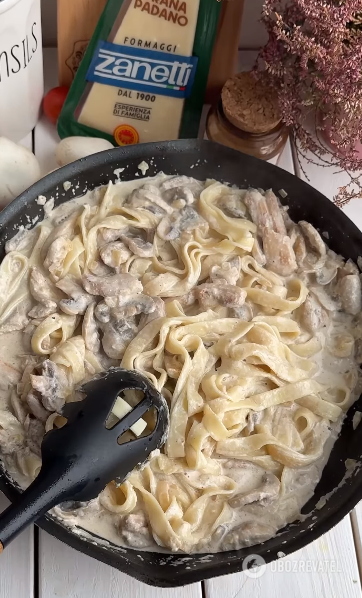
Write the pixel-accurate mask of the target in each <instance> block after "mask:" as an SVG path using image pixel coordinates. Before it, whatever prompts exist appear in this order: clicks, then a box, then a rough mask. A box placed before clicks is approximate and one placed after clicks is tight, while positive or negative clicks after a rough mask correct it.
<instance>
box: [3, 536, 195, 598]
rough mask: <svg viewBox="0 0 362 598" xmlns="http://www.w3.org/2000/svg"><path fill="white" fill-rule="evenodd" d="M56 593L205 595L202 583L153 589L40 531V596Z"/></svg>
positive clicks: (61, 596)
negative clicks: (183, 586)
mask: <svg viewBox="0 0 362 598" xmlns="http://www.w3.org/2000/svg"><path fill="white" fill-rule="evenodd" d="M55 596H56V597H57V598H70V597H71V598H106V597H107V598H113V597H117V598H130V597H131V598H202V594H201V584H200V583H198V584H192V585H190V586H186V587H185V588H177V589H174V590H168V589H161V588H152V587H149V586H147V585H145V584H143V583H140V582H138V581H136V580H135V579H132V578H131V577H128V575H125V574H124V573H120V572H119V571H117V570H116V569H113V568H112V567H109V566H108V565H104V564H103V563H99V562H98V561H96V560H94V559H91V558H90V557H87V556H85V555H83V554H81V553H79V552H77V551H75V550H73V549H72V548H69V547H67V546H65V545H64V544H62V543H61V542H59V540H56V539H55V538H53V537H52V536H49V534H46V533H45V532H41V536H40V569H39V598H54V597H55ZM1 598H3V597H2V596H1ZM4 598H5V597H4Z"/></svg>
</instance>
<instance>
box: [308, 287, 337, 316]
mask: <svg viewBox="0 0 362 598" xmlns="http://www.w3.org/2000/svg"><path fill="white" fill-rule="evenodd" d="M309 290H310V292H311V294H312V295H315V296H316V297H317V299H318V301H319V303H320V304H321V306H322V307H324V309H326V310H327V311H334V312H335V311H338V310H340V309H341V307H342V306H341V302H340V301H335V300H334V299H332V297H331V296H330V295H329V294H328V293H327V292H326V291H325V290H324V289H321V288H320V287H317V286H314V285H310V287H309Z"/></svg>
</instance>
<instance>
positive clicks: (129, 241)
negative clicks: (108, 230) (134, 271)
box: [121, 235, 154, 257]
mask: <svg viewBox="0 0 362 598" xmlns="http://www.w3.org/2000/svg"><path fill="white" fill-rule="evenodd" d="M121 239H122V241H123V243H124V244H125V245H127V247H128V248H129V249H130V250H131V251H132V253H133V254H134V255H138V256H139V257H153V256H154V249H153V244H152V243H149V242H148V241H144V240H143V239H142V238H141V237H135V236H131V235H122V237H121Z"/></svg>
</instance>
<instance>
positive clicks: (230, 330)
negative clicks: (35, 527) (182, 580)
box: [0, 174, 362, 553]
mask: <svg viewBox="0 0 362 598" xmlns="http://www.w3.org/2000/svg"><path fill="white" fill-rule="evenodd" d="M6 251H7V254H6V257H5V259H4V260H3V262H2V263H1V265H0V285H1V289H2V294H1V297H0V333H1V335H2V337H1V340H2V346H3V347H4V349H2V350H0V370H1V374H2V379H3V382H2V383H1V385H0V399H1V401H0V447H1V452H2V457H3V459H4V462H5V465H6V467H7V469H8V471H9V472H10V474H11V475H13V477H15V478H16V479H17V480H18V481H20V482H21V483H23V484H24V485H27V484H29V483H30V482H31V480H32V479H34V477H35V476H36V475H37V474H38V472H39V470H40V467H41V460H40V456H41V452H40V445H41V441H42V438H43V436H44V434H45V433H46V432H47V431H49V430H51V429H53V428H54V427H59V426H61V425H63V424H64V423H65V420H64V417H63V416H62V408H63V406H64V404H65V403H67V402H69V401H74V400H76V399H77V387H78V385H79V384H81V383H82V382H83V381H86V380H88V379H90V378H92V377H93V376H94V375H95V374H97V373H99V372H102V371H104V370H107V369H108V368H110V367H113V366H119V365H121V366H122V367H123V368H127V369H130V370H137V371H138V372H140V373H141V374H143V375H144V376H146V377H147V378H148V379H149V380H150V381H151V382H152V384H154V386H155V387H156V388H157V390H158V391H159V392H161V393H162V394H163V396H164V397H165V398H166V400H167V401H168V404H169V410H170V430H169V434H168V438H167V440H166V443H165V445H164V447H163V449H162V451H161V452H160V451H155V452H154V453H152V455H151V457H150V459H149V461H148V462H147V464H146V466H145V467H143V468H142V469H140V470H138V469H136V470H134V471H133V472H131V473H130V475H129V477H128V478H127V480H126V481H123V480H117V479H116V480H114V481H113V482H112V483H110V484H109V485H108V486H107V487H106V488H105V489H104V491H103V492H102V493H101V495H100V496H99V497H98V498H97V499H95V500H94V501H91V502H90V503H88V504H83V505H82V506H81V508H79V505H77V504H76V503H74V504H72V503H71V504H69V503H67V504H66V505H59V507H57V508H56V509H55V514H56V515H57V516H58V517H60V518H61V519H62V520H64V521H65V522H66V523H67V522H68V523H71V524H72V525H74V524H76V525H79V526H81V527H83V528H84V529H86V530H88V531H91V532H95V533H96V534H98V535H101V536H103V537H105V538H107V539H109V540H111V541H112V542H114V543H116V544H123V545H126V546H129V547H133V548H138V549H141V548H142V549H147V550H156V549H157V547H161V548H162V549H163V550H169V551H176V552H177V551H181V552H187V553H192V552H203V551H205V552H212V551H222V550H231V549H239V548H240V547H242V546H250V545H252V544H256V543H258V542H263V541H265V540H266V539H268V538H270V537H272V536H273V535H275V533H276V532H277V531H278V529H280V528H281V527H283V526H284V525H285V524H286V523H288V522H291V521H293V520H295V519H296V518H298V516H299V514H300V510H301V508H302V506H303V505H304V504H305V502H306V501H307V500H308V499H309V498H310V497H311V495H312V494H313V491H314V488H315V485H316V484H317V482H318V480H319V478H320V476H321V473H322V470H323V466H324V464H325V463H326V460H327V458H328V451H329V450H330V448H331V445H332V442H331V441H333V440H334V439H335V438H336V436H337V434H338V430H339V427H340V424H341V422H342V420H343V417H344V415H345V413H346V411H347V410H348V408H349V407H350V406H351V404H352V403H353V402H354V400H355V399H356V398H357V396H358V394H359V391H360V378H359V368H358V366H359V364H360V363H361V361H362V353H361V349H360V348H361V339H362V325H361V324H362V320H361V282H360V274H359V271H358V269H357V266H356V265H355V264H354V263H353V262H351V261H350V260H348V261H345V260H344V259H343V258H341V257H340V256H337V255H336V254H335V253H333V252H332V251H331V250H329V249H328V247H327V246H326V244H325V242H324V241H323V239H322V237H321V236H320V234H319V233H318V231H317V230H315V229H314V228H313V226H312V225H310V224H309V223H307V222H304V221H302V222H300V223H298V224H295V223H293V222H292V221H291V220H290V218H289V216H288V213H287V210H286V208H284V207H282V205H281V203H280V202H279V200H278V199H277V197H276V196H275V195H274V193H273V192H272V191H271V190H269V191H266V192H261V191H260V190H255V189H248V190H240V189H237V188H235V187H230V186H228V185H225V184H221V183H219V182H216V181H212V180H208V181H206V182H200V181H197V180H195V179H192V178H189V177H184V176H179V177H177V176H176V177H175V176H173V177H171V176H166V175H163V174H159V175H157V176H156V177H154V178H150V179H143V180H137V181H131V182H124V183H118V184H116V185H112V183H110V184H109V185H108V186H107V187H104V188H99V189H97V190H95V191H93V192H91V193H88V194H86V195H85V196H84V197H82V198H80V199H78V200H73V201H72V202H70V203H69V204H66V205H65V206H62V207H59V208H57V209H55V210H54V211H53V212H52V213H51V214H50V215H49V216H48V217H47V218H46V219H45V220H44V222H42V223H41V224H39V225H38V226H36V227H35V228H34V229H33V230H31V231H27V230H22V231H19V233H18V234H17V235H16V236H15V237H14V238H13V239H10V240H9V241H8V243H7V247H6ZM19 346H21V347H22V349H21V351H19ZM123 398H124V400H125V401H126V402H127V401H128V402H129V404H130V406H131V407H133V406H134V405H135V404H136V402H137V400H139V399H138V398H137V396H136V395H135V394H134V393H131V392H126V393H125V394H124V397H123ZM126 407H128V406H127V405H126ZM152 421H153V420H152V417H151V415H150V414H146V415H145V422H144V425H143V426H142V427H141V430H142V429H143V428H145V429H144V431H143V432H140V433H142V434H143V435H147V434H149V433H150V430H151V429H152ZM132 434H133V436H132ZM134 434H136V432H132V431H131V432H129V441H131V440H132V438H133V437H134ZM327 447H328V448H327Z"/></svg>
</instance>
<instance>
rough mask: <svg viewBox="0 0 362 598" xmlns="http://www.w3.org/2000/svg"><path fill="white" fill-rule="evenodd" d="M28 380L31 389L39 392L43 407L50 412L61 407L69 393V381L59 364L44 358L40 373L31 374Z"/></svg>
mask: <svg viewBox="0 0 362 598" xmlns="http://www.w3.org/2000/svg"><path fill="white" fill-rule="evenodd" d="M30 381H31V385H32V387H33V389H34V390H36V391H37V392H38V393H39V394H40V396H41V402H42V404H43V406H44V407H45V409H47V410H48V411H50V412H51V413H53V412H54V411H57V412H59V410H60V409H62V407H63V405H64V403H65V399H66V397H67V396H68V394H69V382H68V379H67V376H66V374H65V372H64V371H63V370H62V369H61V368H60V367H59V366H57V365H56V364H55V363H53V362H52V361H50V360H49V359H46V360H45V361H43V363H42V368H41V374H40V375H39V376H37V375H34V374H31V375H30Z"/></svg>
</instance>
